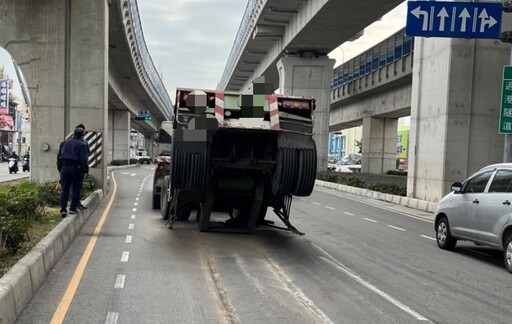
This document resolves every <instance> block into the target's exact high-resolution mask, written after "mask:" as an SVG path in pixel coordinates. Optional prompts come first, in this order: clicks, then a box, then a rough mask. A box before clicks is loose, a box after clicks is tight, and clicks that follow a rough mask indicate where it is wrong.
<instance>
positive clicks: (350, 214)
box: [343, 212, 354, 216]
mask: <svg viewBox="0 0 512 324" xmlns="http://www.w3.org/2000/svg"><path fill="white" fill-rule="evenodd" d="M343 214H345V215H349V216H354V214H352V213H349V212H343Z"/></svg>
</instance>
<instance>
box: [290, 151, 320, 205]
mask: <svg viewBox="0 0 512 324" xmlns="http://www.w3.org/2000/svg"><path fill="white" fill-rule="evenodd" d="M298 164H299V165H298V178H297V184H296V186H295V188H294V190H293V194H294V195H295V196H302V197H305V196H309V195H310V194H311V192H312V191H313V187H314V186H315V178H316V146H315V145H314V143H313V148H312V149H301V150H299V163H298Z"/></svg>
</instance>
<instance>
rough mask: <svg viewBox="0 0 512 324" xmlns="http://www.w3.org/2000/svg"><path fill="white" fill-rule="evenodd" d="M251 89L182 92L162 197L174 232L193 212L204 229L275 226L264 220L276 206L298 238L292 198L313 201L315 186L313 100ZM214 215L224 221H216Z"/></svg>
mask: <svg viewBox="0 0 512 324" xmlns="http://www.w3.org/2000/svg"><path fill="white" fill-rule="evenodd" d="M254 88H255V90H254V93H255V94H240V93H236V92H223V91H215V90H211V91H210V90H196V89H185V88H178V89H177V91H176V102H175V107H174V115H173V120H172V136H171V137H172V152H171V158H170V171H169V174H168V175H166V176H165V177H164V179H163V182H162V190H161V193H162V194H161V197H160V198H161V199H160V210H161V214H162V217H163V218H164V219H166V220H168V222H169V224H170V227H171V228H172V226H173V224H174V221H175V220H188V219H189V218H190V215H191V213H192V211H194V210H195V211H196V220H197V222H198V226H199V229H200V231H209V230H225V229H228V230H229V231H243V232H252V231H254V230H255V228H256V227H257V226H258V225H269V226H273V222H270V221H267V220H265V216H266V213H267V210H268V208H272V210H273V211H274V212H275V214H276V215H277V216H278V217H279V218H280V219H281V220H282V221H283V223H284V224H285V225H286V229H288V230H291V231H294V232H296V233H300V232H299V231H298V230H297V229H296V228H295V227H293V226H292V224H291V223H290V208H291V203H292V197H293V196H309V195H310V194H311V192H312V190H313V187H314V183H315V177H316V171H317V153H316V145H315V142H314V140H313V111H314V109H315V100H314V99H313V98H312V97H296V96H282V95H278V94H260V93H262V92H263V91H261V90H259V88H258V84H255V85H254ZM258 92H260V93H258ZM212 212H220V213H225V214H226V218H227V220H226V221H224V222H212V221H211V214H212ZM227 215H229V218H228V217H227Z"/></svg>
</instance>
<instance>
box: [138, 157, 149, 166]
mask: <svg viewBox="0 0 512 324" xmlns="http://www.w3.org/2000/svg"><path fill="white" fill-rule="evenodd" d="M139 164H147V165H149V164H151V157H149V156H147V155H142V156H139Z"/></svg>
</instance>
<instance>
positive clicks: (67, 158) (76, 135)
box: [57, 128, 89, 218]
mask: <svg viewBox="0 0 512 324" xmlns="http://www.w3.org/2000/svg"><path fill="white" fill-rule="evenodd" d="M83 136H84V129H83V128H76V129H75V131H74V132H73V137H72V138H70V139H67V140H65V141H63V142H62V143H60V147H59V153H58V154H57V169H58V170H59V172H60V183H61V193H60V214H61V216H62V217H63V218H64V217H66V216H67V204H68V199H69V195H70V190H71V206H70V209H69V213H70V214H76V213H77V206H78V203H79V199H80V185H81V179H82V177H83V175H84V174H85V173H88V172H89V166H88V165H87V155H88V147H87V145H86V144H85V143H84V142H83Z"/></svg>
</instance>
